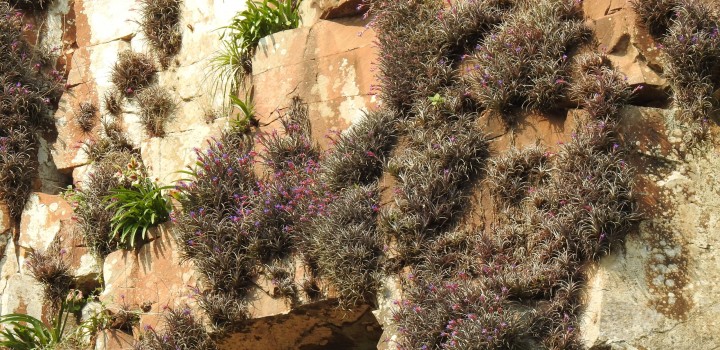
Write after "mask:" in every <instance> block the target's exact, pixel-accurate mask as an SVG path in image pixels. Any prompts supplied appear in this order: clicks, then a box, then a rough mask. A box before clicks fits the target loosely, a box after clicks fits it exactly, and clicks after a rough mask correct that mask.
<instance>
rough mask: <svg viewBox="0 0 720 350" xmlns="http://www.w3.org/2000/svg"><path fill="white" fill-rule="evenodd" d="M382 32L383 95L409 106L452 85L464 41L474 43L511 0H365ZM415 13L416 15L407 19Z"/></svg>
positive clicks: (391, 105)
mask: <svg viewBox="0 0 720 350" xmlns="http://www.w3.org/2000/svg"><path fill="white" fill-rule="evenodd" d="M365 6H369V8H370V13H372V14H373V15H374V18H373V20H372V22H371V23H370V26H372V27H373V28H374V29H375V30H376V32H377V35H378V46H379V49H380V52H381V55H380V56H379V57H378V62H377V68H378V71H379V79H380V83H381V86H382V89H381V91H380V95H381V97H382V100H383V101H384V103H386V104H387V108H388V109H390V110H392V111H395V112H396V113H403V114H404V113H405V112H408V111H409V110H410V109H411V108H412V107H413V105H414V103H415V101H418V100H424V99H425V98H427V97H428V96H432V95H433V94H435V93H437V92H438V91H440V90H442V88H443V87H446V86H449V85H451V84H452V83H453V82H452V80H453V77H454V75H455V68H456V67H457V65H458V64H459V61H460V58H461V57H462V52H463V50H464V49H465V48H466V47H473V46H474V45H475V44H476V43H477V42H479V41H480V40H481V39H482V38H483V36H484V35H485V34H486V33H487V32H488V31H489V30H490V29H491V28H492V27H493V26H494V25H496V24H498V23H500V20H501V19H502V16H503V14H504V13H505V12H506V11H507V10H508V9H510V8H512V7H513V1H507V0H477V1H453V2H452V4H451V5H450V6H449V7H444V5H443V2H441V1H384V0H371V1H366V5H365ZM409 18H412V21H408V19H409Z"/></svg>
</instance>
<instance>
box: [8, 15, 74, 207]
mask: <svg viewBox="0 0 720 350" xmlns="http://www.w3.org/2000/svg"><path fill="white" fill-rule="evenodd" d="M23 26H24V23H23V17H22V14H21V13H19V12H16V11H15V10H13V9H12V7H10V5H8V3H6V2H0V201H3V202H5V203H7V204H8V206H9V208H10V213H11V215H12V216H13V217H19V216H20V214H21V212H22V210H23V208H24V206H25V201H26V200H27V198H28V196H29V194H30V192H31V190H32V181H33V179H34V178H35V177H36V175H37V169H38V161H37V151H38V140H37V136H36V135H37V133H39V132H43V131H48V130H50V129H52V128H53V127H54V121H53V119H52V117H51V111H52V110H53V109H54V108H55V106H56V103H57V101H58V100H59V97H60V93H61V90H62V88H61V86H62V84H61V81H62V79H63V77H62V75H61V74H60V73H59V72H58V71H56V70H54V69H52V67H49V64H48V60H47V59H46V56H47V55H46V54H45V53H43V52H41V51H40V50H39V49H35V48H34V47H32V46H31V45H30V44H29V43H28V42H27V41H26V40H25V36H24V35H23V31H22V29H23Z"/></svg>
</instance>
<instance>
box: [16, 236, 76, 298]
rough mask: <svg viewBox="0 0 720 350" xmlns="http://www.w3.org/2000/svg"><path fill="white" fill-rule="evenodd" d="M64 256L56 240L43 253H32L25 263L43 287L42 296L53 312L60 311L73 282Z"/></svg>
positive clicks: (64, 252)
mask: <svg viewBox="0 0 720 350" xmlns="http://www.w3.org/2000/svg"><path fill="white" fill-rule="evenodd" d="M66 254H67V252H66V251H65V250H64V249H62V248H61V243H60V240H59V239H57V238H56V239H55V240H53V242H52V243H51V244H50V246H49V247H48V248H47V249H46V250H45V251H43V252H41V251H34V252H32V253H30V255H29V256H28V259H27V260H26V261H25V266H26V267H27V269H28V272H29V274H30V275H31V276H32V277H33V278H35V280H37V281H38V282H40V283H41V284H42V285H43V295H44V297H45V300H47V301H48V302H49V303H50V306H51V310H52V311H53V312H56V311H58V310H59V309H60V306H61V304H62V303H63V302H64V299H65V297H66V296H67V295H68V292H69V291H70V286H71V285H72V282H73V276H72V273H71V271H70V266H69V265H68V263H67V262H66V261H65V258H66Z"/></svg>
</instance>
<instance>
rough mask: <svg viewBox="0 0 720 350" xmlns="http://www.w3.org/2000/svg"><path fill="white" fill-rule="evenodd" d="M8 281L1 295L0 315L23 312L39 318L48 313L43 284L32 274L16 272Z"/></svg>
mask: <svg viewBox="0 0 720 350" xmlns="http://www.w3.org/2000/svg"><path fill="white" fill-rule="evenodd" d="M6 283H7V284H6V285H5V286H4V287H5V288H4V289H3V290H2V295H0V315H7V314H10V313H21V314H26V315H30V316H33V317H35V318H38V319H42V318H43V316H44V315H46V313H45V310H44V307H43V306H44V299H43V286H42V285H41V284H40V283H38V282H37V281H36V280H35V279H34V278H33V277H32V276H30V275H25V274H21V273H15V274H13V275H11V276H10V277H9V278H8V279H7V282H6Z"/></svg>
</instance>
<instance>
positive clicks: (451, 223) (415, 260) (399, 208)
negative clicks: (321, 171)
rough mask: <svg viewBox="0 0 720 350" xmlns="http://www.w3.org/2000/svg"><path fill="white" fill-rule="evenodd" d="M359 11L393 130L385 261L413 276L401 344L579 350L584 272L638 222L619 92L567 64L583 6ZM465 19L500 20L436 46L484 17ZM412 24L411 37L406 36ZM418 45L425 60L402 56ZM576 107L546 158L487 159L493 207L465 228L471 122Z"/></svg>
mask: <svg viewBox="0 0 720 350" xmlns="http://www.w3.org/2000/svg"><path fill="white" fill-rule="evenodd" d="M369 3H370V6H371V7H372V9H373V11H375V14H376V16H377V17H376V20H375V22H374V25H375V28H376V30H377V31H378V37H379V46H380V62H379V70H380V79H381V83H382V92H381V94H382V96H383V98H384V101H385V102H386V103H387V104H388V110H390V111H392V112H390V113H395V115H398V113H402V114H401V115H402V116H403V117H404V118H399V119H400V120H401V122H399V123H398V126H399V127H398V136H397V137H398V147H399V149H398V150H397V151H396V152H394V153H389V154H390V155H391V158H390V159H389V161H388V162H387V168H386V169H387V170H388V172H389V173H390V174H391V175H393V176H394V177H395V188H394V195H395V203H394V205H392V206H390V207H388V208H384V209H383V210H382V212H383V215H382V219H381V223H382V228H383V230H384V232H385V233H386V234H387V236H386V239H387V242H388V244H389V246H390V252H389V255H390V257H396V258H399V259H394V260H391V261H392V262H393V263H395V264H399V266H391V267H396V268H400V267H404V268H406V269H407V268H409V269H410V271H412V273H411V274H410V275H409V276H407V278H405V279H403V292H404V294H403V299H402V300H399V301H398V302H397V309H396V312H395V315H394V317H395V321H396V324H397V326H398V329H399V330H400V337H399V340H398V344H397V345H398V346H399V348H402V349H440V348H450V349H474V348H478V349H488V348H489V349H508V348H510V349H513V348H523V349H524V348H537V349H572V348H580V344H579V342H578V340H577V331H576V328H577V316H578V307H579V290H580V287H581V286H582V282H583V281H584V278H585V274H584V268H585V267H586V266H587V265H588V262H591V261H593V260H595V259H597V258H598V257H600V256H602V255H603V254H605V253H606V252H607V251H608V250H609V249H610V247H611V245H613V244H617V243H618V242H621V241H622V239H623V237H624V235H625V234H627V232H628V231H629V230H630V229H631V227H633V225H634V223H636V222H637V219H638V215H637V213H636V210H635V205H634V203H633V198H632V181H631V175H632V174H631V170H630V168H629V167H628V166H627V165H626V164H625V163H624V161H623V160H622V155H623V153H622V151H621V149H622V148H621V147H620V145H619V144H618V141H617V139H616V134H617V131H616V129H617V128H616V125H617V121H618V116H619V110H620V109H621V108H622V106H623V105H625V104H626V103H627V102H628V99H629V97H630V95H631V91H630V90H629V89H628V86H627V84H626V82H625V79H624V77H622V76H621V75H620V74H618V73H617V72H615V71H614V70H613V69H611V68H610V66H609V65H608V64H607V60H606V59H604V58H603V57H601V56H596V55H591V56H586V57H579V58H573V57H569V56H570V49H571V48H572V47H573V46H577V45H578V44H582V43H583V42H584V41H585V39H586V38H587V29H586V28H584V27H583V25H582V24H581V17H582V16H581V8H580V6H579V2H577V1H570V0H567V1H565V0H547V1H540V2H523V1H519V2H515V1H452V2H448V6H443V5H441V4H439V3H438V2H433V1H410V2H405V1H401V2H400V1H370V2H369ZM488 5H492V6H488ZM473 6H484V7H482V8H485V9H488V11H494V12H492V13H494V14H495V15H496V17H493V16H486V17H484V18H486V21H488V22H490V23H491V24H490V25H488V26H486V27H483V26H480V27H475V28H476V29H475V30H468V32H461V31H453V30H447V33H462V35H456V36H452V35H451V36H447V35H445V34H440V33H441V31H440V30H439V28H453V26H452V25H451V24H452V23H456V22H458V21H459V20H461V19H462V18H457V17H453V16H454V15H455V14H456V13H460V12H462V11H469V12H464V15H463V16H470V15H469V14H472V13H474V14H475V16H477V14H479V13H481V12H482V8H480V9H474V10H473ZM485 14H488V13H487V12H486V13H485ZM410 18H412V19H413V22H414V23H420V25H416V26H413V27H412V28H407V27H405V26H403V25H402V24H403V23H407V22H408V20H409V19H410ZM466 28H467V27H466ZM448 37H451V38H456V39H457V38H469V39H467V40H448V39H447V38H448ZM418 41H422V42H423V43H425V45H420V46H417V47H412V45H413V44H412V43H416V42H418ZM428 43H429V44H428ZM472 50H474V52H473V51H472ZM468 51H470V52H468ZM403 55H406V56H403ZM403 57H404V59H398V58H403ZM418 60H419V62H418ZM510 62H512V63H510ZM573 67H577V68H576V69H575V70H573ZM461 76H462V77H463V78H460V77H461ZM572 102H576V103H578V104H579V105H580V106H582V107H583V109H584V110H585V111H586V112H587V118H586V119H585V120H584V121H583V122H582V123H581V126H579V127H578V129H577V131H576V132H575V134H574V137H573V139H572V140H571V141H570V142H568V143H566V144H563V145H560V146H559V147H558V148H559V149H558V151H557V152H556V153H554V152H550V151H548V150H545V149H542V148H539V147H535V148H531V149H527V150H520V151H518V150H513V151H511V152H509V153H507V154H503V155H500V156H499V157H495V158H494V159H492V161H491V163H490V165H491V167H490V169H489V171H488V172H487V175H488V181H487V182H486V184H487V188H488V189H489V190H490V193H491V194H492V196H493V200H494V205H495V207H494V208H492V209H494V210H493V211H492V212H493V214H492V215H490V216H486V219H488V218H489V219H490V221H489V222H488V223H487V226H486V227H484V228H479V227H475V226H473V224H472V220H473V218H469V217H467V218H466V217H465V216H464V215H463V214H464V213H465V210H464V208H467V207H469V206H470V203H469V201H468V200H467V198H468V193H471V190H472V188H473V186H472V185H473V179H475V178H477V177H479V175H482V174H483V171H482V170H483V169H484V165H485V162H486V159H487V158H488V154H489V152H488V147H489V146H488V140H487V139H486V138H485V137H483V136H482V135H483V133H482V132H481V131H480V130H477V129H476V128H477V127H476V123H475V121H476V115H477V113H479V112H483V111H491V112H501V115H502V116H503V119H504V120H505V121H506V122H507V124H508V126H509V127H512V126H513V123H514V122H515V121H516V119H515V118H516V117H517V114H518V113H520V112H521V110H522V109H535V110H540V111H543V110H551V109H557V108H563V106H568V105H569V104H570V103H572ZM396 120H397V119H396ZM358 159H359V158H358ZM355 177H356V176H355ZM448 193H449V194H448ZM486 209H487V210H488V211H490V210H491V208H486ZM462 219H466V221H469V222H463V221H462ZM463 225H465V226H469V228H465V227H464V226H463Z"/></svg>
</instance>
